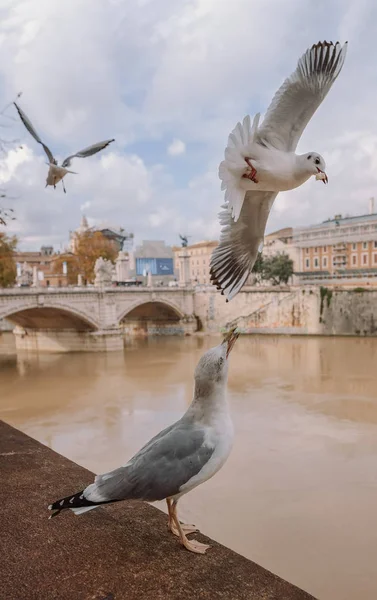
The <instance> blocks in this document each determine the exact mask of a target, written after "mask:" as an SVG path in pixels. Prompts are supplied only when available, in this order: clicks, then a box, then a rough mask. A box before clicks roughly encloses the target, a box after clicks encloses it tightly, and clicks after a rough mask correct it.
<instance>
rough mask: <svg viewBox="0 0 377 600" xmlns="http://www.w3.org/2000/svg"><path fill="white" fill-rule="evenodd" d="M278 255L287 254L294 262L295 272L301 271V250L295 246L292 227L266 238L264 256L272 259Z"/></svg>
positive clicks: (275, 232)
mask: <svg viewBox="0 0 377 600" xmlns="http://www.w3.org/2000/svg"><path fill="white" fill-rule="evenodd" d="M277 254H287V255H288V256H289V258H290V259H291V260H292V262H293V271H294V272H296V271H298V270H299V264H300V261H299V250H298V248H297V247H296V246H295V245H294V244H293V229H292V227H285V228H284V229H279V230H278V231H274V232H273V233H269V234H268V235H266V236H265V238H264V244H263V256H266V257H269V258H270V257H272V256H276V255H277Z"/></svg>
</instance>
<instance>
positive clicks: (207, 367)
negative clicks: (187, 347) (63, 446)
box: [48, 327, 239, 554]
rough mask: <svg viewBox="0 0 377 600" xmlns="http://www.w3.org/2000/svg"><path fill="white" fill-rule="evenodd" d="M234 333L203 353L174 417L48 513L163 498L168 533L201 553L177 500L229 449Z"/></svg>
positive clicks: (204, 547)
mask: <svg viewBox="0 0 377 600" xmlns="http://www.w3.org/2000/svg"><path fill="white" fill-rule="evenodd" d="M238 336H239V333H238V332H237V331H236V328H235V327H234V328H233V329H231V330H230V331H229V332H228V333H227V334H226V336H225V338H224V340H223V341H222V342H221V344H219V345H218V346H216V347H215V348H211V349H210V350H208V351H207V352H206V353H205V354H203V356H202V357H201V359H200V360H199V363H198V365H197V367H196V369H195V388H194V397H193V400H192V402H191V404H190V406H189V407H188V409H187V411H186V412H185V414H184V415H183V417H182V418H181V419H179V421H177V422H176V423H173V425H170V427H167V428H166V429H164V430H163V431H161V432H160V433H158V434H157V435H155V436H154V437H153V438H152V439H151V440H150V441H149V442H148V443H147V444H146V445H145V446H143V448H142V449H141V450H139V452H138V453H137V454H135V456H134V457H133V458H131V460H129V461H128V462H127V463H126V464H125V465H124V466H123V467H119V469H115V470H114V471H110V472H109V473H105V474H104V475H97V477H96V478H95V480H94V483H92V484H90V485H89V486H88V487H87V488H85V490H82V491H80V492H77V493H76V494H73V495H71V496H67V497H65V498H62V499H61V500H56V502H54V503H53V504H50V506H49V507H48V508H49V510H54V511H56V512H54V513H53V514H52V515H51V517H55V516H57V515H58V514H59V513H60V512H61V511H62V510H65V509H70V510H72V511H73V512H74V513H76V514H78V515H79V514H82V513H84V512H86V511H88V510H92V509H94V508H98V507H99V506H101V505H106V504H111V503H112V502H119V501H121V500H144V501H145V502H156V501H157V500H164V499H166V502H167V507H168V513H169V522H168V524H169V529H170V531H171V532H172V533H174V535H176V536H178V537H179V539H180V542H181V544H182V545H183V546H184V547H185V548H187V550H191V552H196V553H197V554H204V553H205V552H206V550H207V549H208V548H209V546H208V545H206V544H202V543H201V542H198V541H196V540H189V539H188V538H187V537H186V534H189V533H194V532H195V531H197V529H196V527H195V526H194V525H185V524H183V523H181V522H180V521H179V520H178V516H177V503H178V500H179V499H180V498H181V497H182V496H183V495H184V494H187V492H189V491H191V490H192V489H194V488H195V487H197V486H198V485H200V484H201V483H204V482H205V481H207V480H208V479H210V477H213V475H215V473H217V471H219V469H221V467H222V466H223V464H224V463H225V461H226V460H227V458H228V456H229V454H230V451H231V449H232V443H233V425H232V421H231V418H230V414H229V407H228V401H227V397H226V385H227V379H228V358H229V354H230V352H231V350H232V348H233V346H234V344H235V342H236V340H237V338H238ZM51 517H50V518H51Z"/></svg>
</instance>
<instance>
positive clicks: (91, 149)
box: [62, 139, 115, 167]
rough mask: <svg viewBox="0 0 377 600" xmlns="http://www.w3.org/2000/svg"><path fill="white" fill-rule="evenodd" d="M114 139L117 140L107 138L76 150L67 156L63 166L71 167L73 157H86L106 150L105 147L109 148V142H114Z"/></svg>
mask: <svg viewBox="0 0 377 600" xmlns="http://www.w3.org/2000/svg"><path fill="white" fill-rule="evenodd" d="M114 141H115V140H114V139H112V140H105V141H104V142H97V144H93V145H92V146H88V148H84V150H79V152H76V154H72V155H71V156H67V158H65V159H64V160H63V163H62V167H69V166H70V164H71V160H72V158H86V157H87V156H92V155H93V154H97V152H100V151H101V150H104V149H105V148H107V146H108V145H109V144H111V142H114Z"/></svg>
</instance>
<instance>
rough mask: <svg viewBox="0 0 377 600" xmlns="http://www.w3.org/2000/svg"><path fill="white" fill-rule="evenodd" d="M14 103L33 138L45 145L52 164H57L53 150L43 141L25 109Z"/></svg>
mask: <svg viewBox="0 0 377 600" xmlns="http://www.w3.org/2000/svg"><path fill="white" fill-rule="evenodd" d="M13 104H14V105H15V107H16V109H17V112H18V114H19V115H20V119H21V121H22V122H23V124H24V125H25V127H26V129H27V130H28V132H29V133H30V134H31V135H32V136H33V138H34V139H35V141H36V142H38V144H41V146H43V150H44V151H45V152H46V154H47V157H48V160H49V162H50V164H54V165H56V164H57V162H56V160H55V158H54V157H53V155H52V152H51V150H50V149H49V148H48V147H47V146H46V145H45V144H44V143H43V142H42V140H41V138H40V137H39V135H38V134H37V132H36V131H35V129H34V127H33V125H32V124H31V122H30V120H29V119H28V117H27V116H26V115H25V113H24V111H23V110H21V108H20V107H19V106H18V105H17V104H16V103H15V102H14V103H13Z"/></svg>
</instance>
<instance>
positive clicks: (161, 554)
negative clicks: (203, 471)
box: [0, 421, 313, 600]
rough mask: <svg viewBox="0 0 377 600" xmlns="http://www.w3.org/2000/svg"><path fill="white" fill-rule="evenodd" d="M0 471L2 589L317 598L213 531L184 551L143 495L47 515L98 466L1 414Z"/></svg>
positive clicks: (88, 598) (175, 597) (11, 599)
mask: <svg viewBox="0 0 377 600" xmlns="http://www.w3.org/2000/svg"><path fill="white" fill-rule="evenodd" d="M0 478H1V481H2V485H1V486H0V522H1V535H2V541H3V544H4V545H3V548H4V550H3V551H2V553H1V554H2V559H1V581H2V583H1V598H4V599H5V598H6V599H7V600H136V599H138V600H140V599H143V600H181V599H182V600H188V599H189V598H190V597H191V598H192V599H194V598H195V599H196V598H198V599H205V600H212V599H216V598H220V599H223V600H310V599H312V600H313V596H310V595H309V594H307V593H306V592H303V591H301V590H300V589H298V588H297V587H295V586H293V585H291V584H289V583H287V582H286V581H284V580H282V579H280V578H279V577H277V576H276V575H273V574H272V573H270V572H269V571H267V570H265V569H263V568H262V567H260V566H258V565H256V564H255V563H253V562H251V561H249V560H247V559H246V558H244V557H242V556H240V555H238V554H236V553H235V552H232V551H231V550H229V549H227V548H225V547H224V546H221V545H220V544H218V543H217V542H213V541H212V540H209V542H210V544H211V545H212V548H211V550H210V551H209V552H208V553H207V554H206V555H205V556H198V555H195V554H191V553H189V552H187V551H186V550H184V549H183V548H182V547H181V546H180V545H179V542H178V540H177V539H175V538H174V537H173V536H172V535H171V534H170V533H169V532H168V531H167V527H166V517H165V516H164V515H163V514H162V513H161V512H160V511H159V510H157V509H156V508H154V507H152V506H149V505H147V504H144V503H137V502H124V503H121V504H118V505H114V506H110V507H108V508H106V509H97V510H95V511H92V512H90V513H88V514H87V515H83V516H80V517H76V516H74V515H73V514H63V515H60V516H59V517H57V518H56V519H53V520H48V518H47V517H48V511H47V504H48V503H49V502H51V501H53V500H55V499H56V498H58V497H59V496H64V495H67V494H69V493H70V492H75V491H77V490H79V489H81V488H82V487H85V486H86V485H87V484H88V483H90V482H91V481H92V479H93V475H92V473H90V472H89V471H87V470H86V469H83V468H82V467H79V466H78V465H76V464H75V463H72V462H71V461H69V460H68V459H66V458H64V457H63V456H60V455H59V454H57V453H55V452H53V451H52V450H50V449H49V448H47V447H46V446H43V445H42V444H40V443H39V442H37V441H35V440H33V439H32V438H30V437H28V436H26V435H25V434H23V433H21V432H20V431H18V430H17V429H14V428H13V427H11V426H10V425H7V424H6V423H4V422H3V421H0ZM198 538H199V539H200V540H201V541H207V540H208V538H206V537H205V536H203V535H201V534H200V535H199V536H198Z"/></svg>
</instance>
